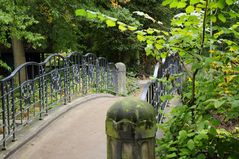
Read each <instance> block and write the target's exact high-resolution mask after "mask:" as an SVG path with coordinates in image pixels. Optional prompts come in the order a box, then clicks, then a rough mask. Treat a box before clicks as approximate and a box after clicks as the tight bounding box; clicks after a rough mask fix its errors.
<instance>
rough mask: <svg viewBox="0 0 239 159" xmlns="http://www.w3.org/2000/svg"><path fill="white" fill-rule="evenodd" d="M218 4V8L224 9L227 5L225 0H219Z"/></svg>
mask: <svg viewBox="0 0 239 159" xmlns="http://www.w3.org/2000/svg"><path fill="white" fill-rule="evenodd" d="M217 6H218V8H220V9H223V8H224V7H225V0H219V1H218V2H217Z"/></svg>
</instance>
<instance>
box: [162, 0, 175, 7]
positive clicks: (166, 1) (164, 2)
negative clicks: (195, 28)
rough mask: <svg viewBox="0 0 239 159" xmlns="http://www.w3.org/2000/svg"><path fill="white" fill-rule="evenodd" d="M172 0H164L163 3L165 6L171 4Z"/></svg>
mask: <svg viewBox="0 0 239 159" xmlns="http://www.w3.org/2000/svg"><path fill="white" fill-rule="evenodd" d="M172 1H173V0H164V1H163V3H162V5H163V6H166V5H168V4H170V3H172Z"/></svg>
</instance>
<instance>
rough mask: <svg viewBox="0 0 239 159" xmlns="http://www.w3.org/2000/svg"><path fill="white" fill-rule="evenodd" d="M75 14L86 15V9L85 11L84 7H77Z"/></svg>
mask: <svg viewBox="0 0 239 159" xmlns="http://www.w3.org/2000/svg"><path fill="white" fill-rule="evenodd" d="M75 14H76V15H77V16H86V11H85V10H84V9H77V10H76V11H75Z"/></svg>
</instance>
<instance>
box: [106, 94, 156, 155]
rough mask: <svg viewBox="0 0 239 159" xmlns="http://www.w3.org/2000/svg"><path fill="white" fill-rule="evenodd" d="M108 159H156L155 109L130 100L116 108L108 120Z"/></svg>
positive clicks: (134, 99)
mask: <svg viewBox="0 0 239 159" xmlns="http://www.w3.org/2000/svg"><path fill="white" fill-rule="evenodd" d="M106 134H107V159H155V150H154V149H155V134H156V118H155V111H154V108H153V107H152V106H151V105H150V104H148V103H146V102H144V101H141V100H139V99H137V98H133V97H129V98H124V99H123V100H121V101H119V102H116V103H115V104H114V105H112V106H111V107H110V108H109V110H108V112H107V117H106Z"/></svg>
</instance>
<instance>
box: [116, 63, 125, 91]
mask: <svg viewBox="0 0 239 159" xmlns="http://www.w3.org/2000/svg"><path fill="white" fill-rule="evenodd" d="M115 67H116V68H117V85H116V87H117V94H120V95H126V94H127V89H126V66H125V64H124V63H122V62H118V63H116V64H115Z"/></svg>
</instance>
